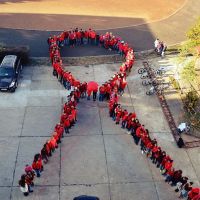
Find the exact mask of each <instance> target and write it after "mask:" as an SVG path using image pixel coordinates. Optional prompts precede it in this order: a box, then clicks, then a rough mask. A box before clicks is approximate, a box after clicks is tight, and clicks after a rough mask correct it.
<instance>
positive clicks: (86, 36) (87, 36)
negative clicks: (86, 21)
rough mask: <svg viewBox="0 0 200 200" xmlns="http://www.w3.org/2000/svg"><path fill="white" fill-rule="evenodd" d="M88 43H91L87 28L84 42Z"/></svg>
mask: <svg viewBox="0 0 200 200" xmlns="http://www.w3.org/2000/svg"><path fill="white" fill-rule="evenodd" d="M88 43H89V32H88V31H87V30H85V32H84V37H83V44H88Z"/></svg>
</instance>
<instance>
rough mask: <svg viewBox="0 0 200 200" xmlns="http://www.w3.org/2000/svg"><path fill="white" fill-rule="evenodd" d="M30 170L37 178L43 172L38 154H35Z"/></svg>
mask: <svg viewBox="0 0 200 200" xmlns="http://www.w3.org/2000/svg"><path fill="white" fill-rule="evenodd" d="M32 168H33V169H34V171H35V173H36V175H37V177H40V176H41V172H42V171H43V164H42V158H41V155H40V154H36V155H35V156H34V160H33V163H32Z"/></svg>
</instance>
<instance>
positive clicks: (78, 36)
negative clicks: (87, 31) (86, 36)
mask: <svg viewBox="0 0 200 200" xmlns="http://www.w3.org/2000/svg"><path fill="white" fill-rule="evenodd" d="M81 36H82V33H81V31H79V30H77V32H76V45H78V46H79V45H81Z"/></svg>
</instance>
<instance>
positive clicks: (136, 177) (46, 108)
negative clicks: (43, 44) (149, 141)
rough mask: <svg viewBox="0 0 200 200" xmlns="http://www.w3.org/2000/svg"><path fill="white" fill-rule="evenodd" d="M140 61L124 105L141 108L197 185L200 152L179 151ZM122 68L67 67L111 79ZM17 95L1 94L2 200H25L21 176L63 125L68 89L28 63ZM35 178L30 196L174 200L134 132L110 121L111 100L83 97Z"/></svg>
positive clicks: (138, 110)
mask: <svg viewBox="0 0 200 200" xmlns="http://www.w3.org/2000/svg"><path fill="white" fill-rule="evenodd" d="M141 66H142V61H137V63H136V65H135V68H134V70H133V71H132V72H131V74H130V76H129V78H128V82H129V85H128V88H127V89H126V92H125V94H124V96H123V97H122V98H121V104H122V105H123V106H124V107H126V108H127V109H128V110H135V112H136V113H137V115H138V118H139V119H140V120H141V121H142V123H144V124H145V126H146V128H148V129H149V130H150V132H151V135H152V136H155V137H156V138H157V139H158V141H159V144H160V145H161V146H162V147H163V148H164V149H165V150H166V151H167V152H168V153H169V154H170V155H172V157H173V159H174V160H175V165H176V166H177V167H179V168H181V169H183V171H184V174H185V175H188V176H189V177H190V178H191V179H192V180H193V181H194V182H195V183H196V184H199V180H200V168H199V166H200V157H199V155H200V154H199V152H200V148H196V149H190V150H183V149H178V148H177V146H176V144H175V142H174V140H173V137H172V136H171V133H170V130H169V127H168V125H167V122H166V120H165V118H164V115H163V113H162V110H161V108H160V106H159V103H158V101H157V98H156V97H155V96H152V97H147V96H146V95H145V90H144V88H143V87H142V86H141V81H140V80H139V75H138V74H137V73H136V72H137V68H138V67H141ZM118 67H119V64H110V65H108V64H104V65H96V66H92V65H90V66H89V67H86V66H76V67H68V69H69V70H71V71H72V72H73V74H75V76H76V77H79V78H80V80H85V81H89V80H96V81H98V82H99V83H102V82H104V80H107V79H109V77H111V76H112V75H113V74H114V72H116V71H117V69H118ZM22 76H23V77H22V79H21V83H20V85H19V88H18V89H17V90H16V93H14V94H8V93H1V94H0V126H1V127H0V148H1V152H0V160H1V165H0V199H2V200H10V199H13V200H23V199H25V198H24V197H23V196H22V193H21V192H20V190H19V188H18V179H19V177H20V175H21V174H22V173H23V169H24V166H25V164H27V163H31V162H32V159H33V156H34V154H35V153H37V152H38V151H39V150H40V149H41V147H42V144H43V143H44V142H45V141H46V140H47V139H48V138H49V136H50V135H51V133H52V130H53V128H54V125H55V124H56V123H57V122H58V120H59V115H60V112H61V105H62V103H63V102H64V101H65V99H66V94H67V92H66V91H65V90H64V89H63V88H62V86H61V85H60V84H59V83H58V82H57V80H56V79H55V78H54V77H53V76H52V69H51V67H50V66H27V67H25V68H24V70H23V74H22ZM44 169H45V170H44V172H43V174H42V177H41V178H40V179H38V178H37V179H36V181H35V183H36V186H35V190H34V193H33V194H31V195H30V196H29V197H28V199H32V200H36V199H41V200H47V199H48V200H56V199H57V200H72V199H73V197H75V196H78V195H83V194H87V195H96V196H98V197H100V199H101V200H110V199H112V200H127V199H136V200H141V199H142V200H175V199H178V198H177V195H176V194H175V192H173V190H174V188H171V187H170V186H169V185H167V184H165V183H164V180H163V177H162V176H161V175H160V173H159V171H158V169H157V168H155V166H154V165H153V164H152V163H151V162H150V161H149V160H147V159H146V158H145V156H144V155H142V154H141V152H140V150H139V147H138V146H136V145H135V144H134V142H133V140H132V138H131V136H130V135H127V134H126V132H125V131H124V130H122V129H121V128H120V126H117V125H115V123H113V121H112V120H111V119H110V118H109V117H108V109H107V106H106V103H99V102H93V101H87V100H81V102H80V103H79V105H78V122H77V124H76V126H75V127H73V128H72V129H71V132H70V135H69V136H65V138H63V140H62V144H61V146H60V148H59V149H57V150H56V152H55V153H54V155H53V156H52V157H51V158H50V162H49V163H48V164H47V165H45V166H44Z"/></svg>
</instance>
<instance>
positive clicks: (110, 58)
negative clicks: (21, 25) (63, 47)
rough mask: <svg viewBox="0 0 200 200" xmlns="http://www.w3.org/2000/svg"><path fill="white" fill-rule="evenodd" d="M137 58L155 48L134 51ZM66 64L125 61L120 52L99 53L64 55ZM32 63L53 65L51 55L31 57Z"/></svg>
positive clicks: (152, 51)
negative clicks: (92, 54) (74, 55)
mask: <svg viewBox="0 0 200 200" xmlns="http://www.w3.org/2000/svg"><path fill="white" fill-rule="evenodd" d="M134 54H135V57H136V59H141V58H144V57H146V56H149V55H152V54H154V49H150V50H145V51H139V52H134ZM62 58H63V61H64V64H66V65H71V66H75V65H97V64H112V63H119V62H123V58H122V57H121V56H120V55H119V54H113V55H98V56H82V57H62ZM30 65H49V66H50V65H51V62H50V60H49V57H30Z"/></svg>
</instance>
